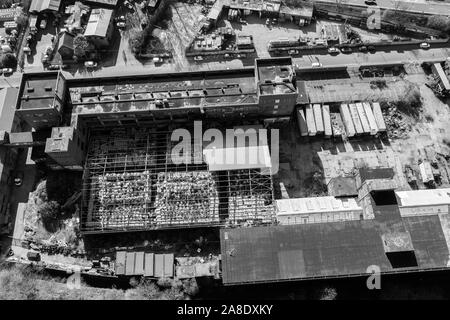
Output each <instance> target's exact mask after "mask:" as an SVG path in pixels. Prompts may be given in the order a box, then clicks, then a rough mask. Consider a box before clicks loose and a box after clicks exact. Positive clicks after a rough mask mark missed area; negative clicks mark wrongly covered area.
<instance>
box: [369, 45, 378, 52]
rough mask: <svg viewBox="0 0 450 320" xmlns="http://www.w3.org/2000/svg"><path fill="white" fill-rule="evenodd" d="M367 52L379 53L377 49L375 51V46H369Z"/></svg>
mask: <svg viewBox="0 0 450 320" xmlns="http://www.w3.org/2000/svg"><path fill="white" fill-rule="evenodd" d="M367 50H368V51H369V52H372V53H373V52H375V51H377V49H375V47H374V46H368V47H367Z"/></svg>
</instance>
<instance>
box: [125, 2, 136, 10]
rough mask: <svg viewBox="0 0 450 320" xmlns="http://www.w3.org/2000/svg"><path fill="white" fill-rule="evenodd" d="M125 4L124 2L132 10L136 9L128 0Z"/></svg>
mask: <svg viewBox="0 0 450 320" xmlns="http://www.w3.org/2000/svg"><path fill="white" fill-rule="evenodd" d="M123 4H124V6H125V7H127V8H128V9H130V10H133V9H134V7H133V5H132V4H131V3H130V1H128V0H125V2H124V3H123Z"/></svg>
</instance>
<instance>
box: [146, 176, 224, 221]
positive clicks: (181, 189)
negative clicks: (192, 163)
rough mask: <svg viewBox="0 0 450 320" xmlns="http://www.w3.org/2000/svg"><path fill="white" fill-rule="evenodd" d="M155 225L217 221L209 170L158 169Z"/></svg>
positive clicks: (214, 195)
mask: <svg viewBox="0 0 450 320" xmlns="http://www.w3.org/2000/svg"><path fill="white" fill-rule="evenodd" d="M156 190H157V191H156V200H155V215H156V219H155V220H156V224H157V225H173V224H180V225H187V224H197V223H215V222H219V199H218V192H217V188H216V183H215V181H214V179H213V176H212V174H211V173H210V172H207V171H193V172H161V173H159V174H158V181H157V183H156Z"/></svg>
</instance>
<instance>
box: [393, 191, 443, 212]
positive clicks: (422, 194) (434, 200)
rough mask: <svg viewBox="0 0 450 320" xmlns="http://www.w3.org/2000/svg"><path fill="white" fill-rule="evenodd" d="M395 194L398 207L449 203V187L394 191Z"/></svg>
mask: <svg viewBox="0 0 450 320" xmlns="http://www.w3.org/2000/svg"><path fill="white" fill-rule="evenodd" d="M395 194H396V195H397V201H398V205H399V206H400V207H413V206H427V205H441V204H448V205H450V188H445V189H429V190H412V191H396V192H395Z"/></svg>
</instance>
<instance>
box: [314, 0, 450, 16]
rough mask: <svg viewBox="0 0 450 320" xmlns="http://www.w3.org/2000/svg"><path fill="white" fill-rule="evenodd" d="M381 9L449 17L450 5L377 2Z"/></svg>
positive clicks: (355, 2)
mask: <svg viewBox="0 0 450 320" xmlns="http://www.w3.org/2000/svg"><path fill="white" fill-rule="evenodd" d="M315 2H326V3H333V4H336V0H320V1H315ZM376 2H377V6H378V7H379V8H380V9H398V10H404V11H409V12H415V13H425V14H437V15H448V14H449V13H450V4H449V3H445V2H433V1H397V0H376ZM339 5H341V6H345V5H349V6H366V7H367V5H366V4H365V3H364V0H339Z"/></svg>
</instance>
